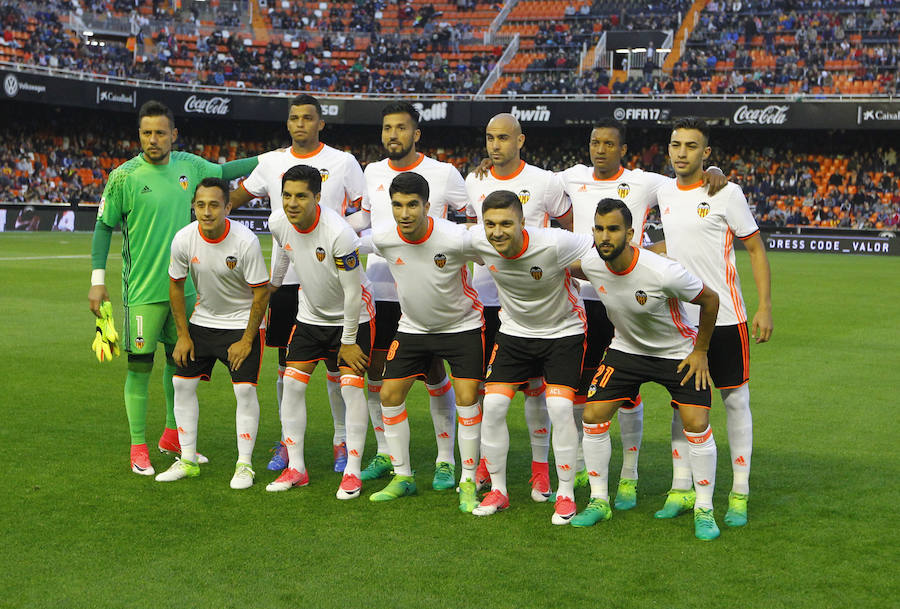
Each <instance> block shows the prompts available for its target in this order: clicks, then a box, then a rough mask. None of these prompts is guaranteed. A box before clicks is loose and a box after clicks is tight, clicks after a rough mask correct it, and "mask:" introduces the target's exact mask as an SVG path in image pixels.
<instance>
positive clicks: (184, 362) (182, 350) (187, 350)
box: [172, 336, 195, 368]
mask: <svg viewBox="0 0 900 609" xmlns="http://www.w3.org/2000/svg"><path fill="white" fill-rule="evenodd" d="M172 359H174V360H175V363H176V364H178V365H179V366H181V367H182V368H186V367H187V366H188V364H189V363H190V362H192V361H194V359H195V358H194V341H192V340H191V337H190V336H184V337H181V336H179V337H178V340H177V341H176V342H175V349H174V350H173V351H172Z"/></svg>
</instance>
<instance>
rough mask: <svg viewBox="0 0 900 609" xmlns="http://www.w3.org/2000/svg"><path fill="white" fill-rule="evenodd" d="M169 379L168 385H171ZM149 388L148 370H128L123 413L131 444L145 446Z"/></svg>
mask: <svg viewBox="0 0 900 609" xmlns="http://www.w3.org/2000/svg"><path fill="white" fill-rule="evenodd" d="M171 383H172V381H171V378H170V379H169V384H170V385H171ZM149 388H150V370H147V371H146V372H144V371H141V372H137V371H134V370H129V371H128V374H127V376H126V377H125V412H126V414H127V415H128V428H129V430H130V431H131V443H132V444H145V443H146V441H147V439H146V437H145V433H144V432H145V430H146V428H147V392H148V390H149Z"/></svg>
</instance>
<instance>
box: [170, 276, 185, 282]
mask: <svg viewBox="0 0 900 609" xmlns="http://www.w3.org/2000/svg"><path fill="white" fill-rule="evenodd" d="M169 279H171V280H172V281H174V282H176V283H181V282H182V281H184V280H185V279H187V275H185V276H184V277H182V278H181V279H178V278H177V277H172V276H171V275H169Z"/></svg>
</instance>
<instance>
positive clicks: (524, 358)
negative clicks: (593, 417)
mask: <svg viewBox="0 0 900 609" xmlns="http://www.w3.org/2000/svg"><path fill="white" fill-rule="evenodd" d="M583 360H584V335H583V334H578V335H575V336H564V337H563V338H521V337H519V336H510V335H509V334H504V333H503V332H497V339H496V342H495V343H494V349H493V351H492V353H491V360H490V362H489V363H488V368H487V373H486V374H485V379H484V380H485V382H486V383H511V384H515V385H518V384H520V383H525V382H527V381H528V379H532V378H538V377H544V382H546V383H547V384H548V385H564V386H566V387H570V388H571V389H572V390H573V391H575V390H577V389H578V384H579V381H580V380H581V364H582V361H583Z"/></svg>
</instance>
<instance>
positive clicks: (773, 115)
mask: <svg viewBox="0 0 900 609" xmlns="http://www.w3.org/2000/svg"><path fill="white" fill-rule="evenodd" d="M789 108H790V106H787V105H783V106H778V105H775V104H771V105H768V106H759V107H755V108H751V107H750V106H746V105H744V106H740V107H739V108H738V109H737V110H735V111H734V116H733V117H732V122H733V123H734V124H735V125H783V124H785V123H786V122H787V119H788V109H789Z"/></svg>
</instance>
